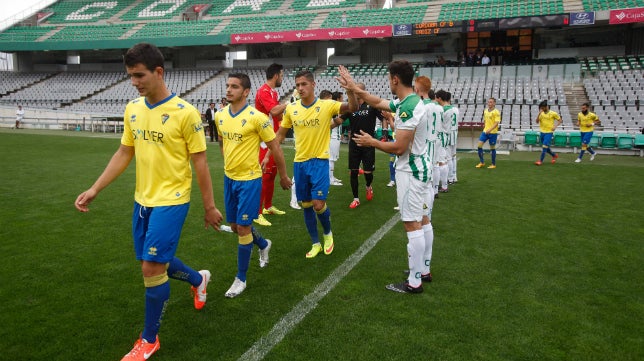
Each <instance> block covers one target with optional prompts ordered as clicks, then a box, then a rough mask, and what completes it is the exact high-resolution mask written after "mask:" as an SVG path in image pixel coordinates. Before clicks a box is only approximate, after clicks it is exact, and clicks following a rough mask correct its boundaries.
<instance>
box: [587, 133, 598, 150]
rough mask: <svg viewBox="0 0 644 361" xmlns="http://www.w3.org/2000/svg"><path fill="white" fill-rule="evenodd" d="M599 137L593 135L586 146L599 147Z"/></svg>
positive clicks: (595, 134)
mask: <svg viewBox="0 0 644 361" xmlns="http://www.w3.org/2000/svg"><path fill="white" fill-rule="evenodd" d="M600 139H601V137H600V136H599V134H597V133H594V134H593V136H592V137H591V138H590V143H588V146H590V147H599V141H600Z"/></svg>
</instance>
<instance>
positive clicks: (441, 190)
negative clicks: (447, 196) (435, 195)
mask: <svg viewBox="0 0 644 361" xmlns="http://www.w3.org/2000/svg"><path fill="white" fill-rule="evenodd" d="M438 191H439V192H441V193H447V192H449V189H447V188H439V189H438Z"/></svg>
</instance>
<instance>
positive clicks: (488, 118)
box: [483, 108, 501, 134]
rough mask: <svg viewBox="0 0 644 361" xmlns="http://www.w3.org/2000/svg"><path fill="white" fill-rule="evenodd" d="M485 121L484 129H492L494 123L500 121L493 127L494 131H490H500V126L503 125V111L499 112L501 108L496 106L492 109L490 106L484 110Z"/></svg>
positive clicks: (493, 132) (492, 132) (494, 132)
mask: <svg viewBox="0 0 644 361" xmlns="http://www.w3.org/2000/svg"><path fill="white" fill-rule="evenodd" d="M483 121H484V122H485V126H484V128H483V131H486V130H489V129H492V126H494V123H496V122H499V125H498V126H496V127H495V128H494V129H492V131H491V132H490V134H496V133H498V132H499V126H500V125H501V112H499V110H498V109H496V108H494V109H492V111H490V110H489V109H488V108H485V110H484V111H483Z"/></svg>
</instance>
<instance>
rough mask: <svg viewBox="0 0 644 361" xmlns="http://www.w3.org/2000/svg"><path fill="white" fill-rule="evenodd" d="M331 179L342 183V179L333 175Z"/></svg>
mask: <svg viewBox="0 0 644 361" xmlns="http://www.w3.org/2000/svg"><path fill="white" fill-rule="evenodd" d="M333 180H334V181H336V182H340V183H342V179H338V178H336V177H333Z"/></svg>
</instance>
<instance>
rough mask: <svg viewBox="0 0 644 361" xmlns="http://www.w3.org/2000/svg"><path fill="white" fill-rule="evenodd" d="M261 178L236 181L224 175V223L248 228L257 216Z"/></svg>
mask: <svg viewBox="0 0 644 361" xmlns="http://www.w3.org/2000/svg"><path fill="white" fill-rule="evenodd" d="M261 194H262V178H256V179H252V180H244V181H238V180H234V179H230V178H228V177H227V176H225V175H224V203H225V204H226V222H228V223H236V224H239V225H241V226H250V225H251V224H253V219H255V218H257V215H258V214H259V198H260V195H261Z"/></svg>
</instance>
